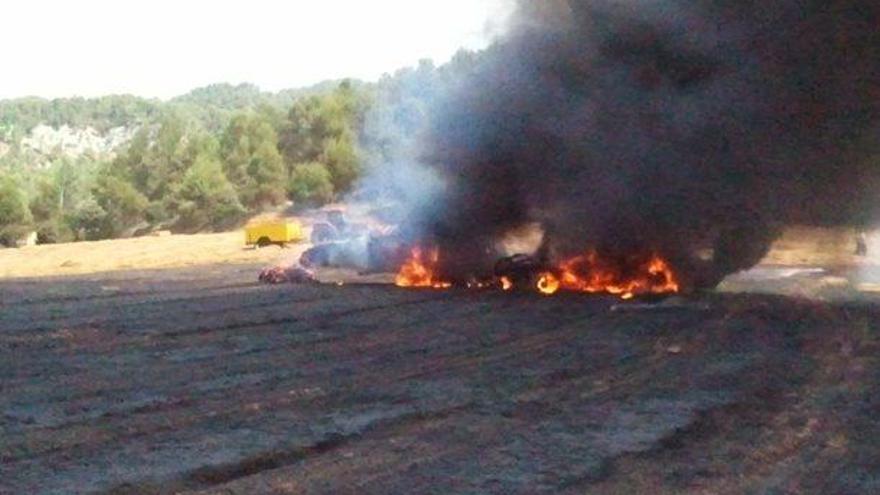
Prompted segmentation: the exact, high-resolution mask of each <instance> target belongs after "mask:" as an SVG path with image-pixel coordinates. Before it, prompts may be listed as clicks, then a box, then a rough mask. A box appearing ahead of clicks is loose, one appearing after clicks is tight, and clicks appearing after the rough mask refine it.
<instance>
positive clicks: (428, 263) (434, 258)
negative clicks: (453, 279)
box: [394, 247, 452, 289]
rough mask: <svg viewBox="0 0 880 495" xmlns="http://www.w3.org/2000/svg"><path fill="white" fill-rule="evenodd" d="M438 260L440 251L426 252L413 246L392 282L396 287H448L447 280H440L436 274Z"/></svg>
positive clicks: (449, 285)
mask: <svg viewBox="0 0 880 495" xmlns="http://www.w3.org/2000/svg"><path fill="white" fill-rule="evenodd" d="M439 261H440V251H439V250H437V249H431V250H430V251H428V252H425V251H423V250H422V249H421V248H419V247H415V248H413V249H412V251H411V252H410V257H409V259H408V260H406V262H405V263H404V264H403V266H401V267H400V271H398V272H397V277H395V279H394V283H395V284H396V285H397V286H398V287H431V288H434V289H448V288H449V287H452V284H450V283H449V282H444V281H442V280H440V278H439V277H438V276H437V273H436V272H437V265H438V262H439Z"/></svg>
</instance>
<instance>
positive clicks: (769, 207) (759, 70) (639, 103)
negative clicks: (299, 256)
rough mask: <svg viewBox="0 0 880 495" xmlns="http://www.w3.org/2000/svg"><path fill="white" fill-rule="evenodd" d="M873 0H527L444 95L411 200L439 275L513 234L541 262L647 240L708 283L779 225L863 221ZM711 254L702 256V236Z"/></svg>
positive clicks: (872, 114)
mask: <svg viewBox="0 0 880 495" xmlns="http://www.w3.org/2000/svg"><path fill="white" fill-rule="evenodd" d="M878 10H880V6H878V2H876V1H875V0H837V1H834V0H832V1H804V0H802V1H796V0H781V1H774V2H766V1H762V2H758V1H741V0H739V1H692V2H684V1H673V0H666V1H648V0H592V1H574V0H569V1H564V0H556V1H541V2H531V1H530V2H522V3H521V4H520V6H519V8H518V12H517V14H516V15H515V18H514V20H513V22H512V26H511V28H510V31H509V32H508V33H507V34H506V35H505V36H504V37H503V38H502V39H500V40H498V41H497V42H496V43H495V44H494V45H493V46H491V47H490V48H489V49H488V50H487V51H486V52H485V53H484V54H482V56H481V62H480V64H479V66H478V67H477V68H476V69H475V70H474V71H473V72H472V73H471V74H470V75H468V76H467V77H466V79H465V80H464V81H459V82H458V83H457V84H456V85H455V87H454V88H453V89H451V90H450V91H448V93H447V94H446V95H445V97H443V98H441V99H440V101H439V103H438V105H437V106H436V108H435V109H434V112H433V120H432V122H431V125H430V130H429V132H428V139H427V140H426V141H425V142H423V145H424V146H425V148H424V149H425V155H424V157H423V161H424V162H425V163H427V164H429V165H430V167H431V169H432V170H433V171H434V172H435V173H437V174H438V175H439V176H440V177H441V178H442V181H443V183H444V184H445V185H444V188H443V190H442V193H441V194H440V196H439V197H438V198H436V199H435V200H432V201H431V204H430V205H428V208H426V209H423V210H422V211H421V212H420V214H419V215H418V216H417V217H414V222H413V223H412V226H414V228H416V229H417V231H418V232H419V236H420V237H421V238H422V240H424V241H425V242H430V243H433V244H436V245H438V246H439V247H440V251H441V253H442V260H443V262H444V271H445V272H446V275H447V276H450V277H453V278H462V277H466V276H469V275H473V274H481V273H487V272H489V271H491V266H492V264H493V263H494V262H495V260H496V259H497V258H498V255H499V253H498V251H497V249H496V245H497V243H498V240H499V239H500V238H502V237H503V236H504V235H505V234H506V233H507V232H509V231H511V230H514V229H516V228H518V227H522V226H523V225H525V224H529V223H538V224H540V225H541V226H542V227H543V229H544V230H545V236H544V241H543V246H542V248H541V250H540V254H541V256H543V257H544V258H546V259H548V260H553V259H558V258H563V257H567V256H569V255H574V254H578V253H582V252H583V251H584V249H585V248H586V247H593V248H596V249H598V250H599V251H600V252H607V253H609V254H611V255H615V254H620V253H631V252H632V253H635V252H644V251H646V250H650V251H656V252H658V253H660V254H662V255H663V256H665V257H666V258H667V259H669V260H670V261H671V262H672V263H673V264H674V265H675V266H676V268H677V269H678V270H679V272H680V273H681V274H682V276H683V277H684V278H685V280H686V283H689V284H691V285H697V286H713V285H715V284H717V283H718V282H719V281H720V279H721V277H723V276H724V275H725V274H728V273H731V272H734V271H737V270H740V269H743V268H747V267H749V266H751V265H753V264H754V263H756V262H757V261H759V260H760V258H761V257H762V256H763V255H764V254H765V253H766V251H767V249H768V247H769V245H770V243H771V242H772V240H773V239H774V238H775V236H776V235H777V234H778V232H779V229H780V227H781V226H783V225H785V224H791V223H801V224H825V225H831V224H834V225H837V224H858V223H864V222H866V221H868V220H870V214H872V213H873V208H874V206H875V203H876V201H875V199H877V198H880V196H878V195H880V155H878V154H877V144H878V143H880V133H878V126H877V117H878V112H877V110H878V106H880V89H878V88H880V71H878V66H880V50H878V48H880V15H878ZM706 253H709V254H706Z"/></svg>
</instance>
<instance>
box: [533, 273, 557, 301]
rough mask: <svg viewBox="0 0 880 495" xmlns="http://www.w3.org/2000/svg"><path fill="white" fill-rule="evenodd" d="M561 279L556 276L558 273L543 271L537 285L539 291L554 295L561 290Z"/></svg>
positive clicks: (546, 294)
mask: <svg viewBox="0 0 880 495" xmlns="http://www.w3.org/2000/svg"><path fill="white" fill-rule="evenodd" d="M560 285H561V284H560V282H559V279H558V278H556V275H553V273H551V272H543V273H541V274H539V275H538V282H537V283H536V284H535V286H536V287H537V288H538V292H540V293H541V294H544V295H545V296H552V295H553V294H556V292H558V291H559V287H560Z"/></svg>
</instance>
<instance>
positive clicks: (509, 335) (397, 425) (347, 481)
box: [0, 265, 880, 494]
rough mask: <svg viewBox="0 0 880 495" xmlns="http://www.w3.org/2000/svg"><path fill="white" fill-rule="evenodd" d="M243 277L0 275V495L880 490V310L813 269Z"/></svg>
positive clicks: (230, 269) (200, 270)
mask: <svg viewBox="0 0 880 495" xmlns="http://www.w3.org/2000/svg"><path fill="white" fill-rule="evenodd" d="M258 267H259V265H209V266H203V267H190V268H183V269H174V270H163V271H152V272H150V271H141V272H120V273H116V274H104V275H92V276H88V277H82V276H80V277H64V278H41V279H17V280H11V281H8V282H0V493H4V494H5V493H9V494H19V493H90V492H95V493H120V494H122V493H125V494H128V493H211V494H220V493H224V494H230V493H231V494H254V493H279V494H280V493H333V494H339V493H377V494H385V493H406V494H409V493H437V494H447V493H499V494H500V493H524V494H526V493H529V494H531V493H646V492H647V493H660V494H662V493H683V492H685V493H687V492H689V493H731V494H733V493H877V492H878V491H880V447H877V446H876V445H877V443H878V442H877V440H878V439H880V424H878V420H877V419H876V418H878V417H880V396H878V393H877V392H878V385H880V363H878V359H880V352H878V351H880V348H878V345H880V341H878V325H880V319H878V316H880V306H877V305H876V304H875V300H874V299H872V298H873V296H871V295H869V294H854V293H852V292H847V291H844V290H842V289H840V287H839V286H836V285H834V284H832V286H830V287H829V286H828V285H827V284H826V282H825V279H827V278H828V277H829V275H828V274H817V273H812V272H806V273H804V274H800V275H798V274H795V275H790V274H787V273H786V274H785V276H778V277H776V278H775V279H773V280H774V282H773V284H775V285H773V284H770V283H769V282H767V281H766V280H765V279H760V277H758V279H754V280H751V282H749V279H748V277H746V278H745V279H741V280H738V281H737V280H733V281H731V282H730V283H729V284H728V285H729V287H728V290H737V288H743V287H746V288H748V287H749V285H748V284H749V283H751V286H750V287H751V288H760V287H768V286H772V288H774V290H776V289H779V290H777V292H783V293H784V292H786V288H788V289H790V290H791V291H794V288H797V290H798V291H801V290H806V289H805V288H808V287H812V289H811V290H812V292H813V295H814V296H821V298H822V299H824V301H819V300H816V299H813V300H809V299H806V298H803V297H785V296H779V295H769V294H764V295H758V294H734V293H715V294H705V295H701V296H698V297H696V298H694V299H692V300H690V301H686V302H684V303H683V304H682V305H678V306H676V305H669V306H667V307H662V308H659V309H658V308H654V309H647V310H642V309H634V308H638V306H632V305H624V306H619V305H618V301H616V300H614V299H610V298H604V297H587V296H579V295H562V296H559V297H554V298H544V297H538V296H535V295H532V294H498V293H479V292H458V291H450V292H433V291H426V292H423V291H404V290H398V289H395V288H393V287H388V286H378V285H345V286H336V285H301V286H279V287H266V286H260V285H257V284H256V283H254V282H253V281H254V279H255V276H256V270H257V268H258ZM773 269H774V268H773V267H772V266H771V267H767V268H766V270H771V271H772V270H773ZM755 280H757V281H755ZM762 284H763V285H762ZM795 292H796V293H797V291H795Z"/></svg>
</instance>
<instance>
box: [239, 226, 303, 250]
mask: <svg viewBox="0 0 880 495" xmlns="http://www.w3.org/2000/svg"><path fill="white" fill-rule="evenodd" d="M304 239H305V235H304V234H303V230H302V226H300V224H299V223H298V222H293V221H281V222H267V223H259V224H255V225H249V226H247V227H245V229H244V243H245V244H246V245H248V246H256V247H265V246H268V245H270V244H277V245H279V246H282V247H283V246H285V245H286V244H287V243H290V242H300V241H302V240H304Z"/></svg>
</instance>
